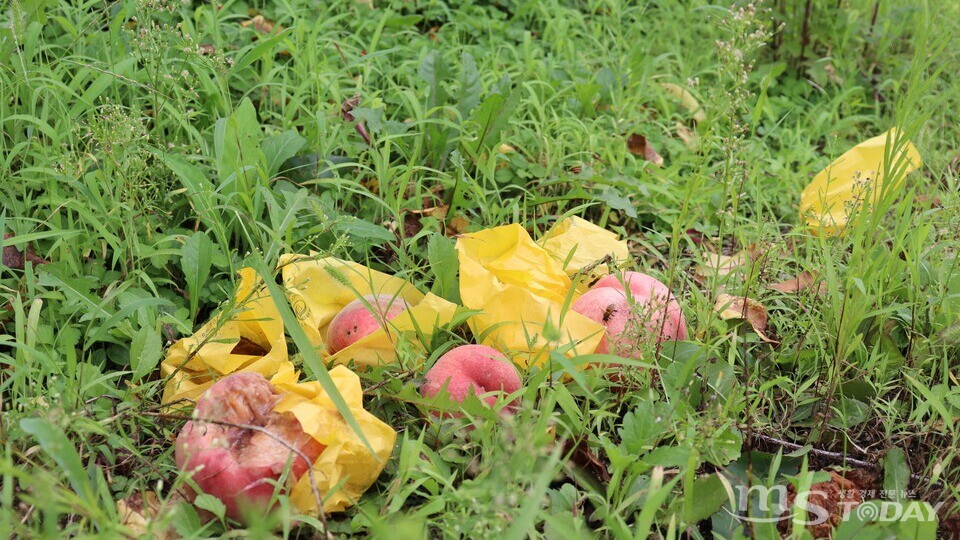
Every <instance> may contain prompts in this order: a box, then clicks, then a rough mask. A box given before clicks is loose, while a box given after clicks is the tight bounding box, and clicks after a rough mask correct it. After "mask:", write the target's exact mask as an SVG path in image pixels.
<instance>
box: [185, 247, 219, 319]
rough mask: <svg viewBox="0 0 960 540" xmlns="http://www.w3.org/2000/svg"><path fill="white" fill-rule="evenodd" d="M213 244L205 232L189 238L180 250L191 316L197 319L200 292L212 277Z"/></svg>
mask: <svg viewBox="0 0 960 540" xmlns="http://www.w3.org/2000/svg"><path fill="white" fill-rule="evenodd" d="M212 257H213V242H212V241H210V237H208V236H207V235H206V234H205V233H203V232H195V233H193V234H192V235H190V236H188V237H187V239H186V241H185V242H184V243H183V247H182V248H181V249H180V267H181V269H182V270H183V275H184V277H185V278H186V281H187V292H188V293H189V294H190V315H191V316H192V317H196V315H197V309H198V308H199V305H200V291H201V290H202V289H203V285H204V284H205V283H206V282H207V278H209V277H210V267H211V266H212V260H213V259H212Z"/></svg>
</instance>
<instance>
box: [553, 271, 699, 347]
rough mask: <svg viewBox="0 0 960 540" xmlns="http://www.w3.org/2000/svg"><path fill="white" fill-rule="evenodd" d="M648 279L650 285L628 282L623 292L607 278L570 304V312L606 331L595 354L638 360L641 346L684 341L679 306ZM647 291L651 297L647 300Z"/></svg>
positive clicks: (684, 333) (647, 283) (683, 328)
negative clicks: (587, 319) (669, 341)
mask: <svg viewBox="0 0 960 540" xmlns="http://www.w3.org/2000/svg"><path fill="white" fill-rule="evenodd" d="M641 275H642V274H641ZM646 277H647V278H649V276H646ZM649 279H650V280H652V282H651V281H648V280H636V279H635V278H634V279H633V280H631V281H630V285H631V288H630V289H629V290H625V289H624V288H623V286H622V285H621V284H620V282H618V281H611V280H610V276H608V277H606V278H603V279H602V280H600V282H598V283H597V285H595V286H594V287H593V288H592V289H590V290H589V291H587V292H585V293H584V294H583V295H582V296H580V298H578V299H577V300H576V301H575V302H574V303H573V306H571V309H572V310H573V311H576V312H577V313H579V314H581V315H583V316H585V317H587V318H589V319H592V320H593V321H596V322H597V323H599V324H601V325H603V326H604V328H605V330H606V331H605V332H604V335H603V337H602V338H601V340H600V343H599V345H597V348H596V352H598V353H600V354H615V355H619V356H625V357H631V358H638V359H639V358H640V356H642V353H643V351H642V349H641V348H640V345H642V344H644V343H659V342H661V341H665V340H676V339H684V338H685V337H686V335H687V331H686V324H685V323H684V321H683V314H682V313H681V312H680V306H679V304H677V303H676V301H675V300H673V299H671V298H670V296H669V291H668V290H667V292H666V294H663V291H665V290H666V286H664V285H663V284H662V283H660V282H659V281H657V280H656V279H653V278H649ZM615 285H616V286H615ZM648 291H649V294H651V295H652V296H647V294H648ZM668 299H669V300H668Z"/></svg>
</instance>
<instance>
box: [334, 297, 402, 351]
mask: <svg viewBox="0 0 960 540" xmlns="http://www.w3.org/2000/svg"><path fill="white" fill-rule="evenodd" d="M407 307H408V306H407V303H406V302H405V301H404V300H403V299H402V298H400V297H397V296H391V295H389V294H370V295H367V296H364V297H363V298H362V299H359V298H358V299H357V300H354V301H353V302H350V303H349V304H347V305H346V306H344V308H343V309H341V310H340V313H337V315H336V317H334V318H333V320H332V321H330V325H329V326H328V327H327V350H328V351H330V354H333V353H335V352H337V351H340V350H343V349H346V348H347V347H349V346H350V345H353V344H354V343H356V342H357V341H359V340H360V339H362V338H364V337H366V336H369V335H370V334H372V333H374V332H376V331H377V330H379V329H380V328H383V327H384V326H385V325H386V324H387V321H389V320H391V319H393V318H394V317H396V316H397V315H399V314H401V313H403V312H404V310H406V309H407Z"/></svg>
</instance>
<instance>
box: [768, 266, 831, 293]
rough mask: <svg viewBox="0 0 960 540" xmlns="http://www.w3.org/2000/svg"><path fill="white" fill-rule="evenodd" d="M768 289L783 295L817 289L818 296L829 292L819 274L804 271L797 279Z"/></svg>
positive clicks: (775, 284) (782, 282)
mask: <svg viewBox="0 0 960 540" xmlns="http://www.w3.org/2000/svg"><path fill="white" fill-rule="evenodd" d="M767 288H769V289H773V290H775V291H780V292H782V293H796V292H800V291H805V290H807V289H816V292H817V294H824V293H826V292H827V284H826V283H825V282H823V281H822V280H820V279H819V278H818V276H817V274H815V273H813V272H809V271H807V270H804V271H803V272H800V273H799V274H797V277H795V278H791V279H788V280H786V281H781V282H780V283H774V284H773V285H768V286H767Z"/></svg>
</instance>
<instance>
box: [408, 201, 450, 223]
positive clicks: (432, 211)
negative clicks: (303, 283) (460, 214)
mask: <svg viewBox="0 0 960 540" xmlns="http://www.w3.org/2000/svg"><path fill="white" fill-rule="evenodd" d="M449 209H450V206H448V205H446V204H441V205H440V206H430V207H427V208H421V209H419V210H417V209H412V208H411V209H407V210H406V212H407V213H409V214H416V215H418V216H431V217H434V218H436V219H439V220H443V219H444V218H446V217H447V211H448V210H449Z"/></svg>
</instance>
